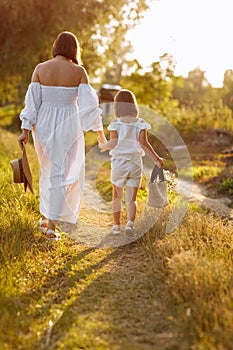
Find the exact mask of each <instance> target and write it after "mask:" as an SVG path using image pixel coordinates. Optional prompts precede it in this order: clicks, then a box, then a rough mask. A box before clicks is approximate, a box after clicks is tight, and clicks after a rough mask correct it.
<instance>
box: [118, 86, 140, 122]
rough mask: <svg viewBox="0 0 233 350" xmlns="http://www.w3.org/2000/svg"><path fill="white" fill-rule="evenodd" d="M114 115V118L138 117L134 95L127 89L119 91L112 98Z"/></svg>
mask: <svg viewBox="0 0 233 350" xmlns="http://www.w3.org/2000/svg"><path fill="white" fill-rule="evenodd" d="M114 114H115V117H116V118H120V117H126V116H134V117H137V116H138V105H137V101H136V97H135V96H134V94H133V93H132V92H131V91H130V90H127V89H121V90H120V91H118V92H117V94H116V95H115V97H114Z"/></svg>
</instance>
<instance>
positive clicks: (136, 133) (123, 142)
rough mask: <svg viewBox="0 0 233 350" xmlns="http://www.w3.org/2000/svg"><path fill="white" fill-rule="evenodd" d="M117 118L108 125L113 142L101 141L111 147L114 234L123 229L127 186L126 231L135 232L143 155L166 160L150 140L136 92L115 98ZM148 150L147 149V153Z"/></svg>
mask: <svg viewBox="0 0 233 350" xmlns="http://www.w3.org/2000/svg"><path fill="white" fill-rule="evenodd" d="M114 114H115V117H116V119H114V120H113V121H112V122H111V123H110V125H109V126H108V130H110V141H108V142H104V143H99V148H100V149H101V150H102V151H106V150H110V152H109V154H110V155H111V183H112V186H113V190H112V210H113V220H114V225H113V227H112V233H113V234H119V233H120V232H121V224H120V215H121V202H122V198H123V190H124V187H125V188H126V206H127V219H128V222H127V224H126V226H125V231H126V232H133V231H134V220H135V216H136V197H137V192H138V188H139V186H140V182H141V178H142V169H143V164H142V156H144V155H145V152H146V153H147V154H148V155H149V156H150V158H151V159H152V160H153V161H154V162H155V163H156V164H157V165H158V166H159V167H162V166H163V164H164V162H165V159H164V158H161V157H159V156H158V154H157V153H156V152H155V151H154V149H153V147H152V146H151V144H150V143H149V141H148V139H147V129H150V125H149V124H147V123H146V122H145V121H144V120H143V119H141V118H138V106H137V102H136V98H135V96H134V94H133V93H132V92H131V91H129V90H126V89H122V90H120V91H119V92H118V93H117V94H116V95H115V98H114ZM144 151H145V152H144Z"/></svg>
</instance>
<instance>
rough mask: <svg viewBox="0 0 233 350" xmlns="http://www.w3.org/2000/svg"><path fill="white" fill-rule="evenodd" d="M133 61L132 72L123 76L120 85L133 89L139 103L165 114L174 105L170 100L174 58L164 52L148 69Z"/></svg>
mask: <svg viewBox="0 0 233 350" xmlns="http://www.w3.org/2000/svg"><path fill="white" fill-rule="evenodd" d="M134 63H135V70H134V72H133V73H132V74H130V75H128V76H125V77H123V78H122V82H121V85H122V86H124V87H126V88H128V89H131V90H133V92H134V93H135V96H136V98H137V101H138V103H139V104H141V105H145V106H148V107H150V108H152V109H155V110H156V111H157V112H159V113H162V114H166V113H167V111H168V109H170V108H171V107H174V105H175V101H172V100H171V96H172V79H173V76H174V67H175V64H174V58H173V57H172V56H170V55H168V54H164V55H162V56H160V57H159V61H157V62H153V63H152V64H151V66H150V67H149V68H148V69H143V68H142V66H141V65H140V64H139V62H137V61H135V62H134Z"/></svg>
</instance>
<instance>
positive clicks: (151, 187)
mask: <svg viewBox="0 0 233 350" xmlns="http://www.w3.org/2000/svg"><path fill="white" fill-rule="evenodd" d="M146 204H147V205H148V206H150V207H155V208H163V207H164V206H166V205H167V204H169V202H168V197H167V181H166V180H165V179H164V173H163V169H162V168H159V167H158V166H157V165H155V166H154V168H153V170H152V172H151V178H150V182H149V184H148V197H147V203H146Z"/></svg>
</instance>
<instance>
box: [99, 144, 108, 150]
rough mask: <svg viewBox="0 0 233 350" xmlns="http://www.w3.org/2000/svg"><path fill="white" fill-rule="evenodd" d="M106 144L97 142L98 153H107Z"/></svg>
mask: <svg viewBox="0 0 233 350" xmlns="http://www.w3.org/2000/svg"><path fill="white" fill-rule="evenodd" d="M106 146H107V142H99V144H98V147H99V149H100V152H105V151H107V147H106Z"/></svg>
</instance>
